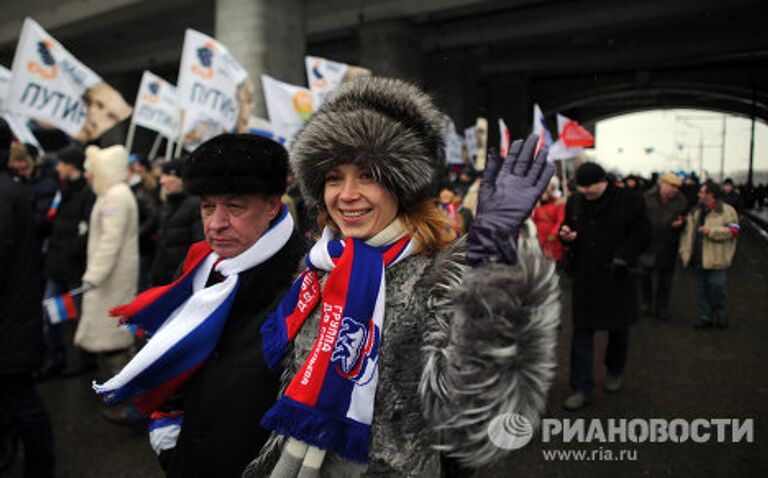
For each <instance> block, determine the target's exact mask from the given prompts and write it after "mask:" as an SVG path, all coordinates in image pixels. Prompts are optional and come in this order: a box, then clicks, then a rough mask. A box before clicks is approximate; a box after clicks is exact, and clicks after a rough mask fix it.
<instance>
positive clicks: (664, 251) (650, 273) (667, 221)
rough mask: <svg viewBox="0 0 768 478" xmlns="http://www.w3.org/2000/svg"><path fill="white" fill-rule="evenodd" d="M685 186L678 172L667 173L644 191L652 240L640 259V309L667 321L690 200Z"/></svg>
mask: <svg viewBox="0 0 768 478" xmlns="http://www.w3.org/2000/svg"><path fill="white" fill-rule="evenodd" d="M682 185H683V180H682V179H680V177H679V176H678V175H676V174H675V173H672V172H666V173H664V174H662V175H661V176H660V177H659V181H658V185H657V186H656V187H655V188H652V189H650V190H648V191H646V192H645V193H643V199H644V200H645V211H646V214H647V215H648V221H649V222H650V224H651V243H650V245H649V246H648V249H646V251H645V252H644V253H643V255H641V256H640V259H639V265H640V285H641V290H642V297H641V298H642V301H643V302H642V306H641V311H642V312H643V313H644V314H646V315H655V316H656V318H658V319H659V320H664V321H666V320H669V298H670V295H671V293H672V278H673V277H674V274H675V264H676V263H677V250H678V246H679V244H680V233H681V232H682V231H683V226H684V225H685V220H684V218H685V214H686V211H687V210H688V200H687V199H685V196H683V194H682V193H681V192H680V187H681V186H682ZM654 285H655V293H654Z"/></svg>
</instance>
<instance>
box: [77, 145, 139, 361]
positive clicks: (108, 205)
mask: <svg viewBox="0 0 768 478" xmlns="http://www.w3.org/2000/svg"><path fill="white" fill-rule="evenodd" d="M85 154H86V171H87V173H86V174H87V176H88V177H89V178H90V180H91V186H92V187H93V191H94V192H95V193H96V203H95V204H94V206H93V212H92V213H91V219H90V224H89V231H88V258H87V263H86V271H85V274H84V275H83V285H84V286H85V287H86V288H89V287H90V289H89V290H87V292H85V295H84V296H83V310H82V314H81V316H80V317H81V318H80V323H79V324H78V327H77V333H76V334H75V344H77V345H78V346H80V347H82V348H83V349H85V350H87V351H89V352H93V353H105V354H106V355H108V356H111V357H114V359H113V360H108V361H107V363H109V362H119V363H115V364H114V365H107V368H108V369H112V368H118V369H119V367H120V366H121V365H122V364H123V363H124V362H125V361H126V359H127V353H123V352H127V351H128V349H129V347H130V346H131V345H132V344H133V336H132V335H131V333H130V332H128V331H127V330H125V329H124V328H122V327H119V324H118V319H116V318H113V317H110V316H109V309H111V308H112V307H115V306H117V305H120V304H125V303H128V302H130V301H131V300H133V297H134V296H135V295H136V285H137V281H138V273H139V242H138V234H139V233H138V227H139V226H138V223H139V213H138V207H137V205H136V200H135V199H134V196H133V193H132V192H131V189H130V188H129V187H128V185H127V184H126V182H125V179H126V175H127V172H128V153H127V152H126V150H125V148H124V147H122V146H112V147H110V148H106V149H100V148H98V147H96V146H90V147H88V149H86V152H85ZM102 372H109V370H104V371H102Z"/></svg>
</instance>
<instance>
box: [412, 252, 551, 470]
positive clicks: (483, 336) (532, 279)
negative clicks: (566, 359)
mask: <svg viewBox="0 0 768 478" xmlns="http://www.w3.org/2000/svg"><path fill="white" fill-rule="evenodd" d="M559 297H560V293H559V284H558V280H557V276H556V275H555V273H554V264H553V263H552V262H551V261H548V260H546V259H544V258H543V257H542V256H541V254H540V253H539V252H538V251H535V250H531V249H529V248H521V251H520V256H519V261H518V264H517V265H515V266H505V265H489V266H485V267H479V268H475V269H471V270H465V274H464V277H463V281H462V282H461V284H457V286H456V287H454V288H453V290H452V292H451V294H450V295H449V297H446V299H450V303H451V305H450V309H451V311H450V312H448V311H447V310H443V311H442V312H438V313H437V314H436V315H437V319H438V320H437V321H435V324H436V325H435V327H433V328H432V329H431V330H430V332H429V333H428V334H427V337H426V340H425V342H426V347H425V352H426V356H427V357H426V358H427V364H426V369H425V373H424V375H423V377H422V384H421V385H422V387H421V394H422V401H423V405H424V408H425V413H426V416H427V418H428V419H429V420H430V422H431V423H432V424H433V425H434V426H435V428H436V429H437V430H438V431H439V432H440V444H439V446H438V448H439V449H440V450H441V451H443V452H444V453H446V454H447V455H449V456H452V457H454V458H457V459H458V460H459V461H460V462H461V463H462V464H463V465H465V466H468V467H471V468H478V467H481V466H484V465H487V464H489V463H492V462H494V461H496V460H498V459H499V458H501V457H502V456H504V454H505V453H506V450H503V449H501V448H498V447H496V446H495V445H493V444H492V443H491V442H490V440H489V439H488V435H487V431H488V425H489V424H490V422H491V421H492V420H493V419H494V418H495V417H496V416H498V415H500V414H504V413H518V414H521V415H523V416H525V417H527V418H528V419H529V420H530V421H531V423H532V424H534V426H536V425H537V424H538V422H539V415H540V413H541V412H542V411H543V410H544V407H545V399H546V395H547V392H548V390H549V387H550V385H551V382H552V378H553V376H554V369H555V366H556V358H555V345H556V333H557V325H558V323H559V319H560V300H559ZM443 305H444V306H449V304H448V301H445V303H444V304H443ZM451 312H452V313H451Z"/></svg>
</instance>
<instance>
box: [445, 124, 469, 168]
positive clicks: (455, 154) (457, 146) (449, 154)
mask: <svg viewBox="0 0 768 478" xmlns="http://www.w3.org/2000/svg"><path fill="white" fill-rule="evenodd" d="M444 119H445V126H444V129H443V135H444V136H443V141H444V145H445V162H446V163H448V164H464V158H463V157H462V156H461V150H462V148H463V147H464V136H463V135H459V134H457V133H456V125H455V124H454V122H453V120H452V119H451V118H450V117H449V116H448V115H444Z"/></svg>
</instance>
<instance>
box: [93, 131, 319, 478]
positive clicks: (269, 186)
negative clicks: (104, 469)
mask: <svg viewBox="0 0 768 478" xmlns="http://www.w3.org/2000/svg"><path fill="white" fill-rule="evenodd" d="M287 170H288V155H287V152H286V151H285V149H284V148H283V147H282V146H281V145H279V144H278V143H275V142H273V141H271V140H268V139H266V138H262V137H259V136H255V135H245V134H243V135H232V134H224V135H220V136H217V137H215V138H213V139H211V140H209V141H207V142H206V143H204V144H202V145H201V146H199V147H198V148H197V149H196V150H195V151H194V152H193V153H192V154H191V155H190V157H189V158H188V159H187V160H186V163H185V173H184V183H185V186H186V188H187V190H188V191H189V192H190V194H196V195H199V196H200V198H201V199H200V202H201V206H200V211H201V212H200V213H201V217H202V223H203V230H204V233H205V242H199V243H196V244H194V245H193V246H192V247H191V248H190V250H189V253H188V254H187V258H186V259H185V268H184V272H185V274H186V275H185V276H184V277H188V274H193V276H192V277H193V279H192V280H193V282H194V284H196V285H195V286H194V287H193V289H192V291H191V293H192V296H191V297H189V298H188V299H186V300H187V301H193V300H194V301H196V300H200V301H205V300H209V299H203V298H202V297H210V295H211V294H213V293H217V292H216V291H219V290H220V289H221V287H227V284H231V283H232V282H233V279H234V280H235V281H236V282H235V283H236V284H237V288H236V289H235V292H233V294H234V296H233V299H232V306H231V309H230V310H229V312H228V313H227V315H226V317H225V322H224V324H223V328H222V329H221V332H220V334H221V335H219V336H218V339H217V340H216V342H215V344H212V350H211V352H210V353H204V352H201V349H205V347H204V345H206V344H205V343H201V342H203V341H204V340H205V339H206V338H210V337H211V334H210V333H208V332H207V330H208V329H206V332H205V333H203V337H199V339H200V342H194V343H193V345H190V346H189V347H187V348H184V354H185V357H186V356H187V355H188V354H191V355H193V356H194V357H193V358H194V360H193V361H194V363H195V364H200V365H199V368H197V367H196V368H194V369H192V370H191V371H190V372H189V375H183V376H181V379H180V380H183V385H182V386H181V387H180V388H179V389H178V393H177V397H176V398H175V399H166V398H164V397H165V395H163V398H161V399H157V398H155V397H156V395H153V393H155V392H156V391H155V390H154V389H153V390H152V391H151V392H150V393H148V394H142V395H139V396H138V399H139V401H141V402H142V403H143V404H144V405H143V409H142V411H144V412H147V411H151V410H147V408H151V409H152V410H157V407H156V403H157V402H159V401H160V400H162V401H163V405H162V406H160V411H159V412H158V413H155V414H153V416H154V417H155V418H157V420H155V421H154V423H153V424H152V425H151V427H150V430H151V432H150V443H151V445H152V447H153V449H154V450H155V451H156V452H157V453H158V455H159V458H160V462H161V465H162V466H163V468H164V469H165V470H166V473H167V475H168V476H171V477H195V476H199V477H203V476H217V477H239V476H241V474H242V472H243V470H244V468H245V466H246V465H247V464H248V463H249V462H250V460H251V459H252V458H253V457H254V456H255V455H256V454H257V453H258V451H259V450H260V449H261V447H262V446H263V445H264V443H265V442H266V441H267V439H268V438H269V435H270V434H269V432H268V431H267V430H266V429H264V428H262V427H261V426H260V425H259V420H261V418H262V416H263V415H264V413H265V412H266V411H267V409H269V407H270V406H272V405H273V404H274V402H275V397H276V396H277V393H278V388H279V374H276V373H273V372H272V371H270V370H269V369H268V367H267V365H266V362H265V359H264V356H263V354H262V343H261V341H262V338H261V330H260V329H261V325H262V323H263V322H264V320H265V318H266V316H267V314H268V313H270V312H271V311H272V310H273V309H274V307H275V306H276V305H277V302H278V301H279V300H280V298H282V296H283V294H284V293H285V292H286V290H287V289H288V288H289V287H290V285H291V283H292V280H293V279H294V274H295V272H296V269H297V268H298V264H299V261H300V259H301V257H302V256H303V255H304V253H305V250H304V248H303V247H302V244H303V241H302V240H301V237H300V236H299V234H298V233H297V232H296V230H295V228H294V227H293V223H292V220H291V219H290V214H287V212H285V211H284V206H283V205H282V203H281V202H280V197H281V195H282V194H283V193H284V192H285V187H286V185H285V178H286V172H287ZM265 236H266V237H267V240H266V241H260V239H261V238H262V237H265ZM267 243H268V244H267ZM280 244H282V246H280ZM267 250H269V251H270V252H268V253H267V252H264V251H267ZM200 251H203V252H202V253H203V257H204V259H202V261H203V262H197V263H196V264H202V265H196V266H192V265H190V264H191V263H195V262H194V259H193V258H194V257H199V256H200V254H201V253H200ZM260 254H265V256H264V257H263V258H262V259H260V262H254V261H253V258H254V257H259V256H260ZM205 264H207V268H206V267H205ZM232 264H241V266H242V267H243V268H242V269H241V270H240V272H236V273H227V272H226V270H225V269H223V268H225V267H230V266H231V265H232ZM248 264H254V265H248ZM220 270H221V272H220ZM209 271H210V273H209ZM222 273H226V275H227V277H226V278H225V277H224V276H222ZM233 275H236V277H233ZM198 279H200V280H199V281H198ZM183 282H184V281H181V283H183ZM176 287H178V286H172V287H163V288H155V289H150V290H149V291H147V292H146V295H147V296H154V295H155V294H158V295H159V296H160V297H159V298H157V299H153V303H152V304H153V305H154V304H156V303H163V304H165V303H166V302H163V301H165V300H166V297H169V296H172V295H173V294H176V292H177V291H179V289H178V288H176ZM166 291H168V292H167V294H168V295H166ZM182 292H183V291H182ZM187 293H188V292H187ZM225 297H227V298H229V297H230V296H228V295H227V296H225ZM227 300H229V299H227ZM141 302H142V297H141V296H139V298H137V300H136V301H134V303H133V304H130V305H129V306H127V308H123V309H124V310H128V309H130V308H131V307H133V306H135V305H136V304H138V303H141ZM186 303H187V302H184V303H183V304H182V306H179V307H178V308H176V309H172V308H171V309H170V310H167V313H169V314H172V315H170V317H171V318H169V319H167V321H168V322H165V324H166V325H164V326H163V328H162V329H159V330H157V331H156V333H155V335H154V336H153V337H152V338H150V340H149V342H148V343H147V345H146V346H145V347H144V348H143V349H142V351H141V352H140V353H139V354H138V355H137V356H136V357H135V358H134V359H133V361H132V362H131V364H129V367H126V369H124V370H127V369H129V368H131V367H139V366H141V365H139V364H142V359H143V357H146V356H147V355H148V354H146V353H144V352H145V351H146V350H153V349H155V348H160V347H162V346H163V345H162V344H164V343H165V342H164V341H163V340H166V339H167V340H168V342H173V340H174V339H176V337H175V336H172V335H170V334H171V332H168V331H172V330H174V327H175V324H178V323H187V321H188V319H189V317H190V316H189V315H185V314H187V309H184V305H185V304H186ZM212 308H213V306H212ZM163 310H165V309H163ZM215 310H219V309H218V308H216V309H215ZM193 312H194V311H191V312H189V313H190V314H191V313H193ZM119 313H120V314H123V312H119ZM124 314H125V315H124V317H131V314H130V313H129V312H125V313H124ZM163 317H165V316H163ZM163 320H166V319H163ZM211 320H213V319H211ZM128 323H129V324H131V323H132V322H131V321H130V319H129V322H128ZM163 331H166V332H165V335H163V336H162V337H161V334H163V333H164V332H163ZM150 332H151V331H150ZM190 334H191V332H190ZM156 339H163V340H156ZM169 353H170V352H169ZM199 355H202V357H200V356H199ZM201 360H202V362H201ZM181 362H183V359H179V360H177V361H176V363H181ZM153 365H154V364H153ZM144 370H150V372H147V373H148V374H151V371H152V370H153V369H144ZM126 375H127V374H123V372H121V373H120V374H118V375H117V376H116V377H114V378H113V379H112V380H111V381H110V382H112V383H113V384H119V383H122V382H121V380H122V379H123V377H125V376H126ZM126 380H128V379H126ZM110 382H107V383H106V384H104V385H100V386H97V391H98V390H99V389H101V390H100V391H99V393H102V392H105V390H106V392H105V393H107V395H109V394H110V393H114V389H109V390H107V388H108V387H110V386H111V385H110ZM105 387H106V388H105ZM171 390H173V389H171ZM166 395H167V393H166ZM149 399H152V400H153V401H152V402H151V405H146V403H147V400H149ZM179 417H183V422H181V423H179ZM171 420H175V421H171Z"/></svg>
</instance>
